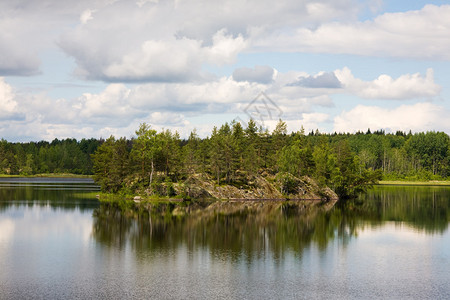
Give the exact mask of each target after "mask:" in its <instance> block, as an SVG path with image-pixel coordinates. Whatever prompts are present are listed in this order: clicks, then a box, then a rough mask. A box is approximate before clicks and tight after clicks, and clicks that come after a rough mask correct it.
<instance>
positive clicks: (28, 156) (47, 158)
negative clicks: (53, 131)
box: [0, 139, 103, 176]
mask: <svg viewBox="0 0 450 300" xmlns="http://www.w3.org/2000/svg"><path fill="white" fill-rule="evenodd" d="M102 142H103V141H102V140H98V139H82V140H81V141H77V140H76V139H64V140H59V139H54V140H53V141H52V142H46V141H40V142H28V143H10V142H7V141H6V140H4V139H2V140H0V174H5V175H24V176H28V175H35V174H50V173H71V174H84V175H92V174H93V172H92V170H93V163H92V159H91V155H92V154H93V153H94V152H95V151H96V150H97V147H98V146H99V145H100V144H101V143H102Z"/></svg>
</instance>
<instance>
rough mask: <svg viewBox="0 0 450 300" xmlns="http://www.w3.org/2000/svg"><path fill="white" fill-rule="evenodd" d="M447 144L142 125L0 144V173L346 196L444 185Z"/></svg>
mask: <svg viewBox="0 0 450 300" xmlns="http://www.w3.org/2000/svg"><path fill="white" fill-rule="evenodd" d="M449 157H450V138H449V136H448V135H447V134H446V133H444V132H434V131H430V132H426V133H424V132H421V133H414V134H413V133H411V132H409V133H406V132H401V131H397V132H396V133H386V132H384V131H383V130H378V131H375V132H371V131H370V130H367V132H357V133H353V134H349V133H346V134H342V133H333V134H329V133H320V132H319V131H317V130H316V131H311V132H309V133H305V131H304V130H303V129H302V130H300V131H298V132H291V133H288V132H287V126H286V123H285V122H283V121H282V120H280V121H279V122H278V124H277V126H276V128H275V129H274V130H273V131H272V132H269V131H268V130H264V129H263V128H261V127H258V126H257V125H256V123H255V122H254V121H252V120H250V121H249V122H248V124H247V126H246V127H245V128H244V127H243V126H242V125H241V123H239V122H234V121H233V122H231V123H225V124H223V125H222V126H220V127H215V128H214V129H213V130H212V132H211V134H210V135H209V136H208V137H206V138H200V137H199V136H198V134H197V133H196V131H195V130H194V131H193V132H191V134H190V135H189V137H188V138H187V139H181V138H180V136H179V134H178V133H177V132H171V131H170V130H162V131H160V132H158V131H156V130H154V129H153V128H152V127H151V126H150V125H148V124H145V123H144V124H141V126H140V128H139V129H138V130H136V132H135V137H134V138H132V139H127V138H124V137H123V138H115V137H113V136H111V137H109V138H108V139H106V140H104V139H83V140H81V141H77V140H75V139H65V140H58V139H55V140H54V141H52V142H45V141H41V142H28V143H9V142H7V141H5V140H1V142H0V173H2V174H7V175H16V174H17V175H33V174H48V173H73V174H87V175H93V176H94V179H95V180H96V182H98V183H99V184H100V185H101V187H102V189H103V190H104V191H109V192H119V191H123V190H127V191H129V192H133V191H135V190H137V189H141V188H143V187H147V188H150V189H153V190H154V191H155V192H156V191H158V185H159V184H161V183H165V184H166V185H167V184H170V183H171V182H179V181H182V180H186V179H187V178H188V177H189V176H191V175H193V174H197V173H202V174H208V176H210V177H211V178H213V179H214V180H215V181H216V183H217V184H218V185H220V184H235V185H239V184H241V183H242V181H245V180H246V179H245V178H247V177H248V176H249V175H255V174H259V175H263V176H275V175H277V174H286V175H289V174H290V175H292V176H295V177H301V176H304V175H307V176H309V177H311V178H314V179H315V180H316V181H317V182H318V183H319V184H321V185H328V186H329V187H331V188H332V189H333V190H334V191H336V193H337V194H338V195H344V196H346V195H352V194H355V193H357V192H359V191H361V190H364V189H365V187H366V185H367V184H370V183H373V182H375V181H376V180H378V179H385V180H410V181H417V180H445V179H448V178H449V176H450V159H449Z"/></svg>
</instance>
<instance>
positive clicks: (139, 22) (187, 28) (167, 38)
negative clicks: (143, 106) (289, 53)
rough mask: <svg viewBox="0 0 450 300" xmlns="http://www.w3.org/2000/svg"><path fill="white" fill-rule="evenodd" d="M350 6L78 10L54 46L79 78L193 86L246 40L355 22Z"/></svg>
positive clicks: (149, 4)
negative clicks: (292, 29)
mask: <svg viewBox="0 0 450 300" xmlns="http://www.w3.org/2000/svg"><path fill="white" fill-rule="evenodd" d="M351 2H352V1H350V0H339V1H330V0H319V1H316V2H315V3H310V2H309V1H294V0H285V1H283V2H282V3H278V2H277V3H274V2H273V1H269V0H264V1H238V0H233V1H227V2H223V1H208V2H204V1H196V0H192V1H161V2H158V1H139V2H138V3H133V2H130V1H120V0H119V1H114V2H112V3H110V4H109V5H107V6H104V7H102V8H98V9H96V10H95V13H93V12H94V10H92V9H89V10H84V11H83V13H82V14H81V16H80V23H79V25H78V26H77V27H75V28H73V29H70V30H67V31H66V32H65V33H64V34H63V35H62V36H61V38H60V39H59V42H58V43H59V45H60V47H61V48H62V49H63V51H64V52H66V53H67V54H68V55H70V56H72V57H73V58H75V61H76V64H77V67H78V69H77V71H76V74H77V75H79V76H81V77H83V78H87V79H100V80H104V81H108V82H117V81H136V82H142V81H146V82H161V81H164V82H183V81H195V80H198V79H199V78H202V74H201V73H202V72H201V69H202V67H203V66H204V64H212V65H223V64H230V63H232V62H234V61H235V59H236V57H237V55H238V54H239V53H242V52H243V51H246V50H249V49H250V47H251V45H250V43H249V41H250V38H251V36H253V35H255V34H256V35H258V34H264V33H265V32H267V31H272V30H275V29H276V28H285V27H286V26H288V27H292V26H293V27H296V26H304V25H313V24H319V23H320V22H323V21H326V20H336V19H338V18H341V17H344V16H347V17H348V16H349V15H355V13H356V9H355V8H354V6H353V5H352V3H351ZM124 13H126V14H127V16H128V18H123V14H124ZM281 16H282V17H281ZM111 20H114V22H111ZM161 24H164V26H161Z"/></svg>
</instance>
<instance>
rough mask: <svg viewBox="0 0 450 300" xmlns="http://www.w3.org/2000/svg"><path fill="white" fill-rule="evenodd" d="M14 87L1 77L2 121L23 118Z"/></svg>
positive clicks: (0, 113)
mask: <svg viewBox="0 0 450 300" xmlns="http://www.w3.org/2000/svg"><path fill="white" fill-rule="evenodd" d="M15 98H16V95H15V93H14V91H13V89H12V87H11V86H10V85H9V84H7V83H6V82H5V80H4V79H3V78H2V77H0V121H1V120H15V119H22V118H23V115H22V114H21V113H20V111H19V110H18V103H17V101H16V100H15Z"/></svg>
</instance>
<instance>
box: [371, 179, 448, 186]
mask: <svg viewBox="0 0 450 300" xmlns="http://www.w3.org/2000/svg"><path fill="white" fill-rule="evenodd" d="M378 184H379V185H430V186H431V185H450V181H449V180H430V181H402V180H381V181H380V182H378Z"/></svg>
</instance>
